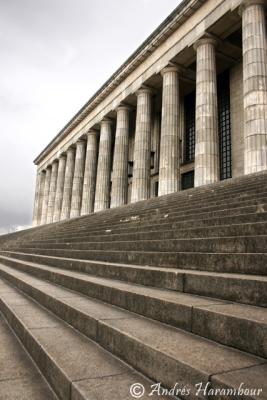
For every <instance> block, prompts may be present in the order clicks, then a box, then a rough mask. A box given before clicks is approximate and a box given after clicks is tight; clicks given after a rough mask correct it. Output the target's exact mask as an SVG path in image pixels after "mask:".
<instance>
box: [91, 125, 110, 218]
mask: <svg viewBox="0 0 267 400" xmlns="http://www.w3.org/2000/svg"><path fill="white" fill-rule="evenodd" d="M111 151H112V120H110V119H104V120H103V121H102V122H101V131H100V142H99V154H98V164H97V177H96V193H95V205H94V211H101V210H106V209H107V208H109V205H110V177H111Z"/></svg>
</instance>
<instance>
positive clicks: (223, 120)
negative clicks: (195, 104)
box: [217, 70, 232, 180]
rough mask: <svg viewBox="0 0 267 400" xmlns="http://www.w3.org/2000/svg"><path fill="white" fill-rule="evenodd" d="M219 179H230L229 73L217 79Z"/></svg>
mask: <svg viewBox="0 0 267 400" xmlns="http://www.w3.org/2000/svg"><path fill="white" fill-rule="evenodd" d="M217 90H218V126H219V151H220V179H221V180H223V179H228V178H231V177H232V154H231V153H232V151H231V111H230V79H229V71H228V70H227V71H225V72H223V73H222V74H220V75H218V77H217Z"/></svg>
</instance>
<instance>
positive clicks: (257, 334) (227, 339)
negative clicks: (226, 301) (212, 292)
mask: <svg viewBox="0 0 267 400" xmlns="http://www.w3.org/2000/svg"><path fill="white" fill-rule="evenodd" d="M15 268H16V269H18V270H19V269H21V270H23V271H24V272H27V273H30V274H31V275H33V276H36V277H37V278H41V279H45V280H48V281H50V282H53V283H56V284H59V285H61V286H63V287H66V288H68V289H71V290H74V291H76V292H78V293H82V294H84V295H86V296H89V297H93V298H96V299H99V300H101V301H104V302H106V303H108V304H113V305H115V306H118V307H120V308H123V309H126V310H128V311H131V312H134V313H137V314H139V315H143V316H145V317H148V318H152V319H154V320H158V321H160V322H163V323H166V324H168V325H172V326H175V327H178V328H181V329H183V330H186V331H188V332H193V333H195V334H197V335H200V336H203V337H206V338H208V339H211V340H215V341H217V342H219V343H222V344H225V345H227V346H233V347H235V348H237V349H239V350H244V351H246V352H249V353H252V354H255V355H258V356H264V357H266V356H267V345H266V344H267V343H266V337H267V326H266V325H264V324H256V323H255V322H254V323H253V324H251V322H250V321H248V320H245V319H239V318H234V317H229V316H226V315H221V314H220V313H216V312H214V311H213V310H212V308H211V309H210V310H209V311H207V310H206V309H204V310H203V309H202V308H201V307H196V308H195V307H191V306H185V305H182V304H175V303H172V302H168V301H163V300H160V299H158V298H151V297H147V296H143V295H140V294H134V293H131V292H127V291H126V290H118V289H115V288H113V289H112V288H108V287H105V286H102V285H98V284H96V283H91V282H90V283H89V282H83V281H81V280H78V279H74V278H72V277H66V276H62V275H60V274H57V273H51V272H50V271H46V272H45V271H40V270H38V269H37V268H34V267H31V266H30V265H28V266H25V267H24V268H21V265H20V266H18V265H17V266H16V267H15ZM0 275H1V276H2V277H3V278H5V279H7V280H8V281H10V282H11V283H12V284H14V285H15V286H16V287H18V288H19V289H20V290H22V291H23V292H25V293H27V294H28V295H30V296H31V297H33V298H34V299H35V300H36V301H38V302H39V303H40V304H42V305H43V306H44V307H46V308H48V309H49V310H50V311H52V312H53V313H55V314H56V315H57V316H59V317H60V318H62V319H63V320H65V321H66V322H68V323H69V324H71V325H72V326H74V327H75V328H76V329H78V330H80V331H81V332H82V333H84V334H86V335H87V336H88V337H91V338H93V339H94V340H96V339H97V322H96V321H95V320H94V319H92V318H89V317H87V316H86V315H85V314H83V313H81V312H78V311H77V310H75V309H74V308H71V307H69V306H68V305H66V304H64V303H62V302H61V301H60V300H57V299H55V298H54V297H52V296H49V295H47V294H46V293H44V292H43V291H42V290H38V288H37V289H36V288H34V287H32V286H30V285H28V284H27V283H25V282H23V281H22V280H20V279H18V278H16V277H14V276H12V275H10V274H7V273H6V272H5V271H3V270H0ZM203 301H204V299H203ZM222 326H223V328H224V329H221V328H222ZM244 332H246V335H243V333H244Z"/></svg>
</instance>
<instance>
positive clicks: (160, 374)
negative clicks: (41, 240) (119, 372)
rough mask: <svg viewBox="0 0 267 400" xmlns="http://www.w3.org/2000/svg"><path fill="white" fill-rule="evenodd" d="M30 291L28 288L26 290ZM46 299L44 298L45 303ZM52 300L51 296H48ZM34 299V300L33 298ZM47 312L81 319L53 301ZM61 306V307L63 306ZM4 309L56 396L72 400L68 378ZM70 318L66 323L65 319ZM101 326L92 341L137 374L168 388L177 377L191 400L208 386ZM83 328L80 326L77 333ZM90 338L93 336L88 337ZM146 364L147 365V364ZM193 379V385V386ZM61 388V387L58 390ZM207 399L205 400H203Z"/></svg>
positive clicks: (101, 323)
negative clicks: (196, 386)
mask: <svg viewBox="0 0 267 400" xmlns="http://www.w3.org/2000/svg"><path fill="white" fill-rule="evenodd" d="M25 289H26V287H25ZM38 292H39V291H38V290H36V291H35V292H34V291H32V294H33V295H34V293H35V295H37V296H38V298H39V294H40V293H38ZM45 297H46V296H45V295H44V297H43V298H42V299H43V300H45ZM47 297H48V296H47ZM33 298H34V296H33ZM45 302H46V305H47V308H48V309H50V310H51V311H53V312H55V313H57V315H58V316H60V315H61V318H62V319H64V320H66V321H67V319H69V323H71V321H75V317H76V318H79V316H78V315H77V314H76V316H74V314H72V311H71V308H70V307H68V308H69V309H70V310H67V309H65V312H64V308H63V307H61V304H60V303H61V302H60V301H55V303H54V304H53V301H51V299H48V298H47V299H46V301H45ZM59 304H60V306H59ZM0 309H1V311H2V312H3V314H4V315H5V317H6V319H7V320H8V322H9V323H10V325H11V327H12V329H14V331H15V333H16V334H17V335H18V337H19V338H20V340H21V341H22V343H23V344H24V346H25V348H26V349H27V351H28V352H29V354H30V355H31V356H32V358H33V359H34V361H35V362H36V364H37V365H38V367H39V368H40V370H41V371H42V373H43V374H44V376H45V377H46V379H47V380H48V382H49V383H50V384H51V386H52V387H53V388H54V390H55V392H56V393H57V394H58V395H59V397H60V399H62V400H66V399H70V398H71V397H70V396H71V392H70V390H71V386H70V382H69V381H68V379H67V377H65V376H64V375H63V374H62V372H61V371H60V369H59V368H57V366H56V365H55V364H54V363H53V360H51V359H50V358H49V357H48V356H47V354H46V353H45V351H44V350H43V349H42V347H41V346H40V345H39V343H38V342H37V341H36V340H35V339H34V337H33V336H32V335H31V334H30V333H29V332H28V331H27V330H26V329H25V327H24V326H23V324H22V323H21V322H20V321H19V319H18V318H17V317H16V316H15V315H14V314H13V313H12V311H11V310H10V309H9V308H8V307H7V306H6V305H5V304H4V303H3V302H2V301H1V300H0ZM65 318H66V319H65ZM89 323H92V321H91V318H90V319H89V320H88V321H86V323H85V324H81V326H80V328H81V333H84V334H85V335H86V332H87V331H86V325H89ZM96 324H97V336H96V337H93V336H92V337H91V339H94V340H95V341H96V342H98V343H99V344H100V345H101V346H102V347H104V348H106V349H107V350H109V351H111V352H112V353H113V354H115V355H117V356H118V357H119V358H121V359H122V360H124V361H126V362H127V363H128V364H130V365H132V366H133V367H134V368H136V369H137V370H139V371H141V372H143V373H144V374H145V375H146V376H148V377H149V378H151V379H153V380H155V381H156V382H161V383H162V385H163V386H165V387H172V386H173V382H176V381H177V376H179V383H181V386H184V385H187V386H190V384H191V385H192V386H191V395H190V396H186V398H187V399H189V400H193V399H195V398H196V397H195V394H194V384H195V383H197V382H199V379H200V381H202V382H205V383H207V382H208V379H209V377H208V375H206V374H205V373H201V372H200V371H195V370H194V369H193V368H191V367H186V366H185V365H184V364H183V363H181V362H179V361H177V360H173V359H172V358H170V357H169V356H167V355H166V354H164V353H161V352H160V351H156V350H153V349H151V348H150V347H148V346H146V345H145V344H141V343H140V342H139V341H137V340H136V339H134V338H131V337H128V335H125V334H123V333H120V332H119V331H117V330H115V329H114V328H113V327H111V326H109V324H108V321H107V322H104V321H98V322H97V321H96ZM78 328H79V327H78V326H77V329H78ZM88 337H90V336H88ZM121 346H125V350H124V351H122V348H121ZM145 361H146V362H145ZM189 376H190V382H189ZM57 386H58V387H57ZM200 399H204V398H202V397H201V398H200Z"/></svg>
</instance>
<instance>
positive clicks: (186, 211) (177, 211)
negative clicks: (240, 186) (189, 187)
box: [51, 193, 266, 234]
mask: <svg viewBox="0 0 267 400" xmlns="http://www.w3.org/2000/svg"><path fill="white" fill-rule="evenodd" d="M265 203H266V196H265V197H264V195H263V193H261V196H260V197H259V198H256V199H255V195H254V197H253V198H252V199H251V200H242V201H241V200H240V201H234V202H233V201H228V202H227V201H226V199H224V200H223V201H222V202H220V203H219V204H214V205H213V204H212V203H209V204H208V205H206V204H204V205H203V206H202V207H201V205H200V204H199V203H196V204H190V205H188V206H186V207H185V206H183V207H181V208H179V206H178V205H175V206H174V207H173V208H170V209H163V208H157V209H153V210H151V211H144V212H143V213H136V214H135V215H132V216H131V214H130V213H129V215H127V216H125V217H123V218H120V217H119V216H118V217H114V216H112V218H105V222H104V223H103V221H101V222H100V221H98V219H97V214H95V215H92V218H91V219H92V220H91V221H90V226H91V227H98V226H99V227H102V226H105V225H106V224H107V223H114V222H115V223H118V221H120V220H121V222H122V223H123V224H125V225H131V224H133V223H135V220H136V217H137V218H138V220H141V221H142V222H145V221H150V220H151V221H153V220H158V219H163V218H164V216H165V215H168V216H169V218H179V217H180V216H190V215H191V214H194V215H197V214H203V213H205V212H215V211H219V210H225V209H230V208H231V209H235V208H240V207H248V206H253V205H256V204H265ZM196 206H197V207H196ZM94 216H95V218H93V217H94ZM75 227H76V228H78V229H79V230H81V231H83V230H86V229H88V223H85V224H84V223H79V224H78V223H77V224H76V225H75ZM51 228H52V227H51ZM57 230H59V231H60V227H58V229H56V231H55V232H54V233H55V234H57ZM64 231H65V232H66V233H67V232H73V227H71V228H68V227H64Z"/></svg>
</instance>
